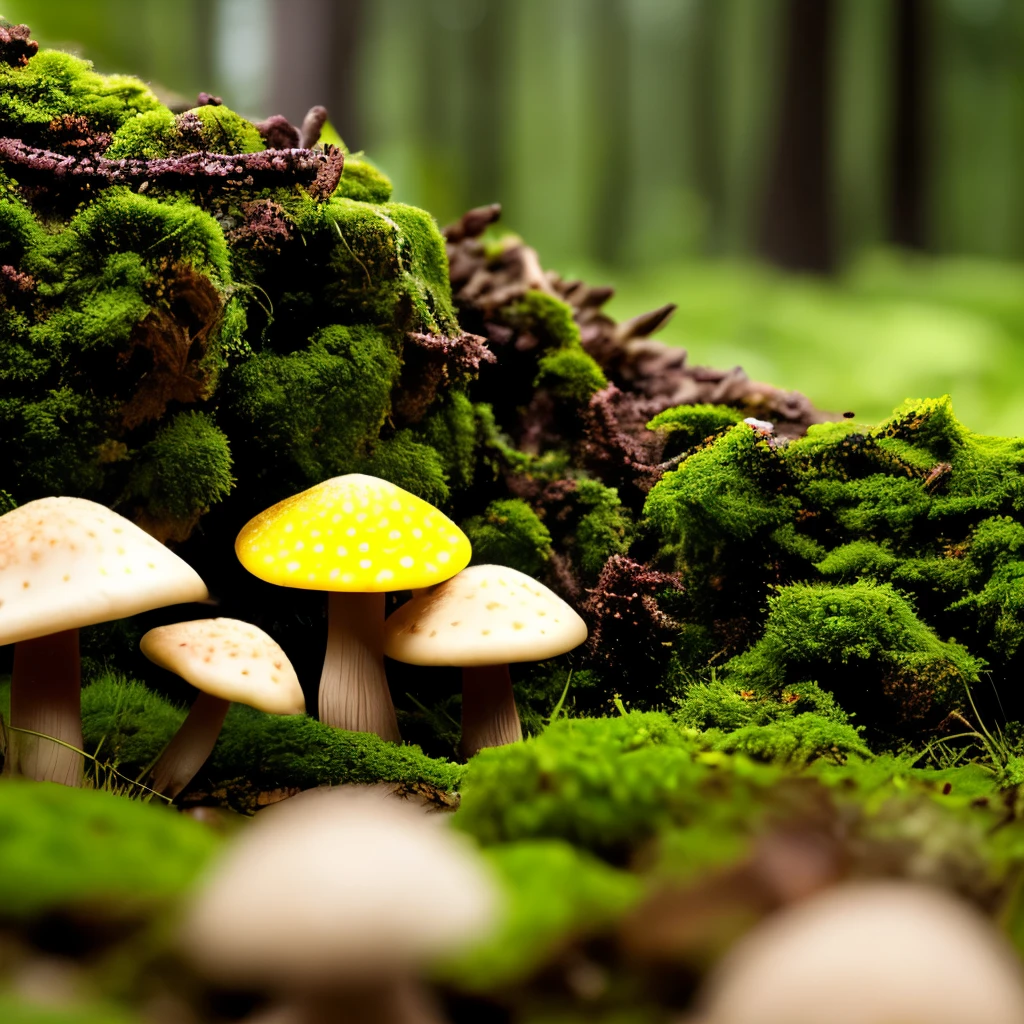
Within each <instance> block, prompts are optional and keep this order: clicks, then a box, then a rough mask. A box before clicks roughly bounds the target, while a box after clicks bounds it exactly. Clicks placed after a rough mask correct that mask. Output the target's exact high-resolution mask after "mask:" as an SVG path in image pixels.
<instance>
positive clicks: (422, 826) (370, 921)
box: [181, 789, 500, 988]
mask: <svg viewBox="0 0 1024 1024" xmlns="http://www.w3.org/2000/svg"><path fill="white" fill-rule="evenodd" d="M499 903H500V900H499V893H498V888H497V884H496V883H495V882H494V881H493V880H492V878H491V876H490V874H489V873H488V870H487V868H486V866H485V864H484V862H483V860H482V858H481V857H480V856H479V855H478V854H477V852H476V850H475V849H474V847H473V845H472V843H471V841H470V840H469V839H467V838H466V837H464V836H462V835H459V834H458V833H455V832H452V831H451V830H450V829H448V828H447V827H439V826H438V825H437V824H436V823H434V822H432V821H430V820H428V819H426V818H425V817H424V815H423V814H422V812H420V811H418V810H417V809H415V808H412V807H409V806H407V805H405V804H403V803H401V802H400V801H398V800H382V799H381V798H380V797H379V796H376V795H373V794H367V793H366V792H362V791H358V790H356V791H354V792H344V791H341V790H340V789H339V790H338V791H335V792H334V793H332V794H331V797H330V798H329V799H317V800H311V801H296V803H295V805H294V806H291V807H289V806H288V802H287V801H286V802H285V804H283V805H282V806H280V807H278V808H275V810H274V813H273V814H272V815H267V816H266V818H261V819H258V820H257V821H256V822H254V823H253V824H252V825H250V826H249V827H248V828H247V829H246V830H245V831H244V832H243V834H242V835H241V836H240V837H239V839H238V840H237V841H236V843H235V845H234V846H233V847H232V848H231V849H229V850H228V851H227V853H226V854H225V855H224V857H223V858H221V859H220V861H218V862H217V863H216V864H215V865H214V868H213V870H212V871H211V872H210V874H208V876H207V877H206V879H205V882H204V883H203V884H202V886H201V888H200V890H199V891H198V892H197V894H196V895H195V897H194V899H193V902H192V906H191V907H190V909H189V912H188V914H187V916H186V920H185V922H184V926H183V928H182V931H181V945H182V948H183V949H184V951H185V952H186V954H187V955H188V956H189V958H190V959H191V960H193V961H194V962H195V963H196V964H197V965H198V967H199V968H200V970H202V972H203V973H204V974H206V975H208V976H210V977H212V978H215V979H217V980H220V981H223V982H227V983H240V984H252V983H259V984H265V985H266V986H267V987H271V988H290V987H291V986H293V985H302V986H312V987H331V988H338V987H343V986H344V985H345V984H346V982H362V981H365V980H368V979H373V978H380V977H387V976H388V975H391V974H399V973H407V972H409V971H415V970H417V969H418V968H419V967H421V966H425V965H426V964H428V963H429V962H431V961H432V960H434V959H436V958H438V957H440V956H442V955H443V954H446V953H449V952H454V951H455V950H457V949H460V948H462V947H463V946H466V945H468V944H470V943H471V942H473V941H474V940H475V939H478V938H483V937H484V936H485V935H486V934H487V933H488V932H489V931H491V929H492V928H493V927H494V926H495V925H496V924H497V921H498V916H499Z"/></svg>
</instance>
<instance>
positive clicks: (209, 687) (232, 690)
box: [139, 619, 306, 715]
mask: <svg viewBox="0 0 1024 1024" xmlns="http://www.w3.org/2000/svg"><path fill="white" fill-rule="evenodd" d="M139 646H140V647H141V648H142V653H143V654H144V655H145V656H146V657H147V658H149V660H150V661H152V662H154V663H155V664H157V665H159V666H160V667H161V668H166V669H168V670H169V671H171V672H174V673H175V674H176V675H179V676H181V678H182V679H184V680H185V681H186V682H188V683H191V684H192V685H193V686H195V687H196V688H197V689H200V690H202V691H203V693H208V694H210V695H211V696H213V697H221V698H223V699H224V700H232V701H238V702H239V703H240V704H248V705H249V706H250V707H254V708H258V709H259V710H260V711H266V712H268V713H269V714H272V715H299V714H301V713H302V712H303V711H305V710H306V702H305V699H304V697H303V696H302V687H301V686H300V685H299V677H298V676H297V675H296V674H295V669H294V668H292V663H291V662H290V661H289V660H288V657H287V655H286V654H285V653H284V651H282V650H281V648H280V646H279V645H278V644H277V642H276V641H275V640H273V639H272V638H271V637H269V636H267V634H266V633H264V632H263V630H262V629H260V628H259V627H258V626H253V625H252V624H251V623H248V622H240V621H239V620H238V619H195V620H193V621H191V622H176V623H174V625H171V626H158V627H157V628H156V629H151V630H150V631H149V632H148V633H147V634H146V635H145V636H144V637H143V638H142V642H141V643H140V645H139Z"/></svg>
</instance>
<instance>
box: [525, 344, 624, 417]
mask: <svg viewBox="0 0 1024 1024" xmlns="http://www.w3.org/2000/svg"><path fill="white" fill-rule="evenodd" d="M533 383H534V386H535V387H538V388H544V389H545V390H546V391H550V392H551V394H552V395H554V396H555V397H556V398H558V399H560V400H561V401H563V402H570V403H574V404H576V405H586V403H587V402H588V401H589V400H590V397H591V396H592V395H594V394H595V393H596V392H598V391H600V390H601V389H602V388H606V387H607V386H608V380H607V378H606V377H605V375H604V372H603V371H602V370H601V367H599V366H598V365H597V363H596V362H595V361H594V360H593V358H592V357H591V356H589V355H587V353H586V352H584V351H583V350H582V349H579V350H578V351H577V350H576V349H573V348H566V349H559V350H558V351H555V352H549V353H547V354H546V355H544V356H542V357H541V359H540V361H539V362H538V364H537V377H536V379H535V380H534V382H533Z"/></svg>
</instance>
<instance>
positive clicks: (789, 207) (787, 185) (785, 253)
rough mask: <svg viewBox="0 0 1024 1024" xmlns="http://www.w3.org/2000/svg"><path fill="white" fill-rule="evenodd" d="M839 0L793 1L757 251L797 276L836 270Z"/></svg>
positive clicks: (785, 31) (786, 22)
mask: <svg viewBox="0 0 1024 1024" xmlns="http://www.w3.org/2000/svg"><path fill="white" fill-rule="evenodd" d="M833 6H834V5H833V0H788V3H787V4H786V7H785V13H784V19H785V20H784V25H783V39H782V45H783V47H784V53H783V65H782V92H781V95H780V97H779V106H778V114H777V120H776V131H775V132H774V147H775V148H774V152H773V153H771V155H770V157H769V164H768V177H767V186H766V189H765V192H764V201H763V202H764V205H763V208H762V211H761V217H760V230H759V232H758V251H759V252H760V254H761V255H763V256H764V257H766V258H767V259H768V260H770V261H771V262H773V263H777V264H779V265H780V266H783V267H786V268H788V269H791V270H802V271H813V272H819V273H823V272H827V271H829V270H831V269H832V268H833V267H834V265H835V244H834V226H833V218H832V211H831V208H830V207H831V203H830V200H831V191H832V190H831V183H830V154H831V138H830V134H831V133H830V131H829V118H830V115H831V107H832V104H831V102H830V94H831V85H832V82H831V78H832V75H831V59H830V58H831V48H832V26H833V22H834V10H833Z"/></svg>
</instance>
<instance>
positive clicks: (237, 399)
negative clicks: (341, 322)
mask: <svg viewBox="0 0 1024 1024" xmlns="http://www.w3.org/2000/svg"><path fill="white" fill-rule="evenodd" d="M399 368H400V363H399V360H398V357H397V356H396V355H395V353H394V351H393V348H392V344H391V341H390V340H389V339H388V338H387V337H386V336H385V335H384V334H382V333H381V332H379V331H377V330H374V329H373V328H372V327H366V326H357V327H341V326H338V325H334V326H331V327H327V328H324V329H323V330H321V331H319V332H318V333H317V334H316V335H314V337H313V338H312V340H311V341H310V343H309V345H308V347H306V348H303V349H299V350H298V351H294V352H291V353H289V354H287V355H280V354H277V353H273V352H261V353H258V354H256V355H254V356H253V357H252V358H251V359H248V360H247V361H245V362H244V363H242V364H240V365H239V366H238V368H237V369H236V370H234V371H233V372H232V374H231V378H230V380H229V381H227V392H228V395H229V401H230V404H231V408H232V410H233V412H234V414H235V415H236V416H237V417H238V418H239V420H241V421H242V422H245V423H247V424H251V427H252V431H253V433H252V436H251V438H250V439H249V443H248V445H247V447H248V449H249V451H250V458H255V460H256V461H257V462H258V463H259V467H260V468H259V470H258V475H260V476H263V475H267V476H270V475H274V476H277V477H278V478H279V481H280V482H278V483H276V484H275V490H274V493H281V492H282V490H283V493H294V491H298V490H302V489H304V488H306V487H309V486H310V485H311V484H313V483H317V482H319V481H320V480H323V479H325V478H327V477H330V476H336V475H338V474H341V473H346V472H352V471H354V470H355V468H356V466H357V464H359V463H360V460H361V459H364V458H365V457H366V456H367V454H368V452H367V449H368V447H369V445H371V444H372V443H373V441H374V439H375V438H376V437H377V434H378V432H379V431H380V428H381V425H382V424H383V422H384V419H385V417H386V416H387V413H388V409H389V408H390V394H391V387H392V385H393V383H394V381H395V380H396V379H397V376H398V372H399Z"/></svg>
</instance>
